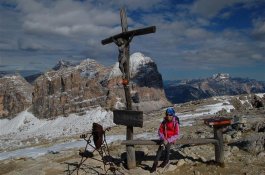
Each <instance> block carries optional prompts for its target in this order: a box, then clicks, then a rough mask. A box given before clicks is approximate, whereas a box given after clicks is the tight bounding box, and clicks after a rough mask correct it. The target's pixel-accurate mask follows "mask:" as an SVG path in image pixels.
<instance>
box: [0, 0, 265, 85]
mask: <svg viewBox="0 0 265 175" xmlns="http://www.w3.org/2000/svg"><path fill="white" fill-rule="evenodd" d="M122 6H124V7H126V10H127V16H128V23H129V30H133V29H137V28H142V27H148V26H153V25H155V26H156V27H157V31H156V33H154V34H149V35H144V36H138V37H135V38H134V39H133V41H132V43H131V46H130V50H131V53H134V52H142V53H143V54H145V55H146V56H148V57H151V58H152V59H153V60H154V61H155V62H156V63H157V66H158V70H159V72H160V73H161V74H162V76H163V79H164V80H174V79H191V78H204V77H210V76H211V75H212V74H215V73H218V72H224V73H229V74H230V75H231V76H232V77H247V78H254V79H257V80H262V81H265V68H264V67H265V10H264V9H265V1H264V0H222V1H221V0H197V1H192V0H183V1H177V0H131V1H129V0H87V1H86V0H83V1H78V0H0V36H1V37H0V71H4V70H17V71H20V70H40V71H48V70H49V69H51V68H52V67H53V66H54V65H55V64H56V63H57V62H58V60H60V59H65V60H72V61H80V60H83V59H85V58H92V59H95V60H97V61H98V62H99V63H101V64H103V65H105V66H111V65H113V64H114V63H115V62H116V61H117V56H118V50H117V48H116V46H115V45H114V44H109V45H104V46H103V45H101V40H102V39H105V38H107V37H109V36H112V35H115V34H118V33H120V32H121V27H120V17H119V9H120V8H121V7H122Z"/></svg>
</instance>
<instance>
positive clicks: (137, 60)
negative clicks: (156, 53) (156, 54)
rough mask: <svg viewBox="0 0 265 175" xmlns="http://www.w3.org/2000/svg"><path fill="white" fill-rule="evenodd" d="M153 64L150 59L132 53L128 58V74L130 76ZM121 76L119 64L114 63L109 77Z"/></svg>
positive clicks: (137, 53)
mask: <svg viewBox="0 0 265 175" xmlns="http://www.w3.org/2000/svg"><path fill="white" fill-rule="evenodd" d="M150 63H154V61H153V60H152V59H151V58H150V57H147V56H145V55H144V54H142V53H140V52H136V53H133V54H132V55H131V56H130V72H131V74H135V73H136V72H138V71H139V69H140V68H142V67H144V66H145V65H147V64H150ZM117 76H121V71H120V69H119V63H118V62H116V64H115V65H114V66H113V68H112V70H111V73H110V77H117Z"/></svg>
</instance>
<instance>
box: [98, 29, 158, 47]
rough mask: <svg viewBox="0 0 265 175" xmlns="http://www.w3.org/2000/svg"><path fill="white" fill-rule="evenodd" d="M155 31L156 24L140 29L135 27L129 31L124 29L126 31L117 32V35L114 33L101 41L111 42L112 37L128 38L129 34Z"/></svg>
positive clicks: (134, 34)
mask: <svg viewBox="0 0 265 175" xmlns="http://www.w3.org/2000/svg"><path fill="white" fill-rule="evenodd" d="M155 32H156V26H151V27H146V28H142V29H136V30H131V31H126V32H122V33H119V34H117V35H114V36H112V37H109V38H106V39H104V40H102V41H101V43H102V44H103V45H106V44H109V43H112V42H113V40H112V38H114V39H117V38H129V37H130V36H138V35H145V34H149V33H155Z"/></svg>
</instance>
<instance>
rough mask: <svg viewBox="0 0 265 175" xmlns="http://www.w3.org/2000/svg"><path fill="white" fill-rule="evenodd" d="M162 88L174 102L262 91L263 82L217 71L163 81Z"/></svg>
mask: <svg viewBox="0 0 265 175" xmlns="http://www.w3.org/2000/svg"><path fill="white" fill-rule="evenodd" d="M164 89H165V93H166V96H167V98H168V100H169V101H170V102H172V103H174V104H175V103H184V102H187V101H192V100H198V99H203V98H208V97H212V96H221V95H239V94H250V93H264V92H265V82H261V81H257V80H254V79H248V78H232V77H230V76H229V74H226V73H218V74H214V75H213V76H212V77H209V78H205V79H193V80H176V81H164Z"/></svg>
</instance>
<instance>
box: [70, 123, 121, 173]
mask: <svg viewBox="0 0 265 175" xmlns="http://www.w3.org/2000/svg"><path fill="white" fill-rule="evenodd" d="M109 130H110V128H107V129H105V130H104V129H103V127H102V126H101V125H100V124H98V123H93V125H92V132H91V133H88V134H82V135H80V138H82V139H84V140H85V141H86V143H87V144H86V146H85V150H84V151H80V152H79V155H80V156H81V157H82V158H81V160H80V162H79V164H77V165H76V169H75V170H76V172H77V175H78V173H79V170H80V169H82V170H84V169H85V168H86V165H85V164H84V162H85V161H86V160H87V159H88V158H92V159H94V160H97V161H100V162H102V163H103V165H104V171H105V174H107V173H108V172H109V171H110V172H112V173H113V174H116V171H117V168H116V166H115V164H114V163H113V162H112V159H111V158H112V157H111V156H110V153H109V147H108V144H107V142H106V136H105V132H106V131H109ZM91 139H92V140H93V143H94V145H93V144H92V143H91ZM88 146H90V147H92V148H93V149H94V150H93V151H91V152H90V151H88V150H87V148H88ZM95 151H97V152H98V153H99V155H100V156H101V160H98V159H95V158H93V153H94V152H95ZM107 166H109V168H107ZM75 170H74V171H75ZM74 171H73V172H74ZM84 171H85V170H84ZM73 172H72V173H73ZM72 173H71V174H72Z"/></svg>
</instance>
